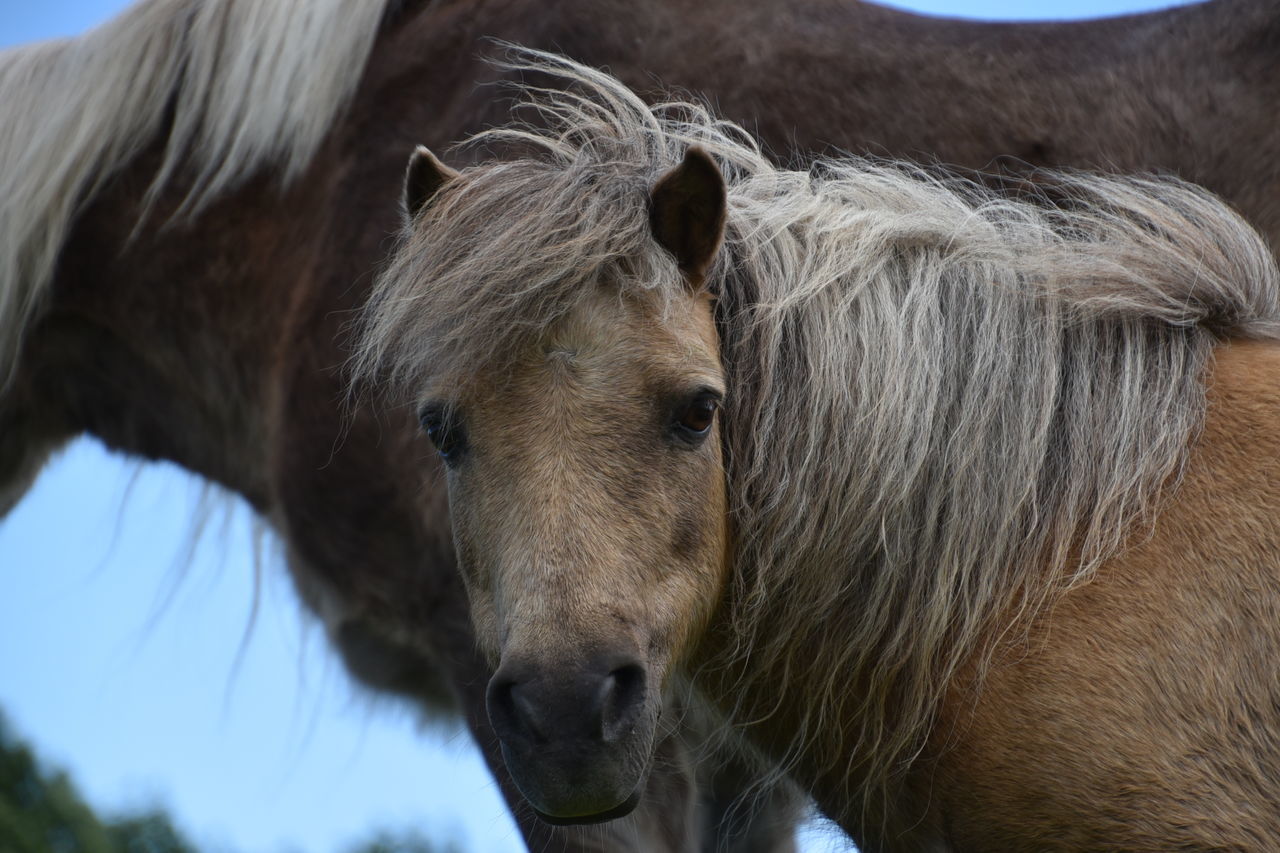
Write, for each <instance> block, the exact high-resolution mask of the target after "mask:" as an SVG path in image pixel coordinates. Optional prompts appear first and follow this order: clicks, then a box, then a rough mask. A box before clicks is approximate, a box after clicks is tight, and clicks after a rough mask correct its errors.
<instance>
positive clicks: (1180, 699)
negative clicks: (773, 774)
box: [352, 51, 1280, 851]
mask: <svg viewBox="0 0 1280 853" xmlns="http://www.w3.org/2000/svg"><path fill="white" fill-rule="evenodd" d="M508 65H509V67H511V68H512V69H513V70H515V71H517V72H520V73H522V74H525V75H528V76H529V77H530V78H531V79H543V78H546V77H553V78H557V80H558V84H557V85H551V86H547V85H542V84H536V85H535V84H530V85H528V86H527V87H526V88H525V89H524V90H523V91H522V95H523V101H522V108H523V109H524V110H525V111H526V112H528V113H529V114H532V115H536V116H537V117H538V123H537V124H535V125H531V124H522V123H518V122H517V123H515V124H509V125H507V126H505V127H502V128H497V129H493V130H490V131H486V132H483V133H481V134H479V135H478V136H476V137H473V138H472V140H470V142H469V143H468V144H470V145H473V146H478V147H482V148H484V149H485V150H488V151H490V152H493V154H492V155H491V156H490V158H489V159H486V160H484V161H482V162H480V163H478V164H475V165H471V166H468V167H465V168H462V169H461V170H454V169H451V168H449V167H447V166H445V165H444V164H443V163H442V162H441V161H440V160H439V159H437V158H436V157H435V155H434V154H432V153H431V152H430V151H429V150H428V149H425V148H419V149H418V151H417V153H416V154H415V155H414V157H413V159H412V160H411V162H410V166H409V171H408V174H407V178H406V181H405V188H404V194H403V199H404V203H403V207H404V209H405V211H406V220H407V225H406V227H405V228H404V230H403V232H402V234H401V239H400V242H399V245H398V247H397V248H396V250H395V251H394V253H393V255H392V257H391V259H390V260H389V261H388V264H387V268H386V269H385V271H384V272H383V273H382V274H381V275H380V276H379V278H378V279H377V281H376V282H375V284H374V286H373V291H372V294H371V299H370V303H369V305H368V306H367V308H366V314H365V317H364V320H363V322H362V326H361V333H360V337H359V341H358V344H357V348H356V353H355V356H354V361H353V368H352V369H353V374H354V376H356V377H362V378H364V379H366V380H372V379H377V381H379V382H386V383H389V385H390V387H391V388H392V389H395V390H397V391H398V392H399V394H401V395H402V396H403V397H404V398H405V399H407V400H409V401H411V402H412V404H413V407H414V408H415V409H416V410H417V411H418V412H419V417H420V420H421V422H422V427H423V430H424V432H425V433H426V435H427V436H428V438H429V439H430V440H431V441H432V443H433V444H434V445H435V447H436V449H437V452H438V453H439V455H440V457H441V458H442V459H443V461H444V463H445V466H446V470H447V476H446V480H447V486H448V492H449V500H450V507H451V515H452V523H453V530H454V538H455V542H456V546H457V555H458V561H459V565H460V568H461V570H462V573H463V577H464V579H465V580H466V583H467V591H468V594H469V597H470V601H471V608H472V617H473V623H474V626H475V630H476V635H477V639H478V640H479V642H480V643H481V645H482V647H483V648H484V649H485V651H486V653H487V654H488V655H489V657H490V660H491V661H492V662H493V664H494V666H495V673H494V675H493V678H492V679H491V681H490V683H489V686H488V695H487V702H488V708H489V716H490V719H491V720H492V722H493V724H494V727H495V729H496V730H497V733H498V735H499V737H500V739H501V743H502V751H503V755H504V757H505V759H506V763H507V766H508V768H509V769H510V771H511V773H512V775H513V777H514V779H515V782H516V784H517V786H518V787H519V789H520V791H521V792H522V793H523V795H524V796H525V797H526V798H527V800H528V801H529V803H530V804H531V805H532V806H533V808H534V809H535V810H536V811H537V812H538V813H539V814H540V815H544V816H546V817H547V818H548V819H551V820H592V819H605V818H610V817H614V816H616V815H617V814H619V813H624V812H626V811H628V810H629V809H631V808H632V807H633V805H634V804H635V803H636V802H637V799H638V797H639V793H638V792H640V791H642V790H643V786H644V782H645V779H646V774H647V773H648V771H649V768H650V767H651V766H652V747H653V743H654V741H655V735H656V732H658V731H659V730H660V729H659V727H660V724H661V721H662V720H663V717H664V711H663V697H664V695H666V693H667V691H669V690H671V689H673V687H672V686H673V685H678V684H681V683H687V682H689V681H691V682H692V683H693V684H694V685H695V686H696V687H697V688H698V689H699V690H701V691H702V693H703V695H705V696H706V697H707V698H709V699H710V700H711V701H712V702H714V703H715V705H716V706H717V707H719V708H720V709H721V711H722V712H723V713H724V714H725V716H726V720H727V722H728V724H730V725H732V726H733V727H734V729H735V730H736V731H738V732H739V733H741V734H742V735H743V736H745V737H746V738H748V739H749V740H750V741H751V742H752V743H753V744H754V745H755V746H756V747H757V748H759V749H761V750H763V751H764V752H765V754H766V755H767V756H768V757H769V758H770V759H771V760H772V761H774V762H776V763H777V765H778V766H779V767H781V768H783V769H784V770H786V771H787V772H788V773H790V774H792V776H793V777H794V778H795V780H796V781H797V782H798V783H799V784H800V785H801V787H803V788H804V789H805V790H808V791H810V792H811V793H812V794H813V795H814V796H815V798H816V801H817V803H818V804H819V806H820V807H821V808H822V810H823V811H824V812H825V813H826V814H827V815H828V816H830V817H832V818H833V819H835V820H837V821H838V822H839V823H840V825H841V826H842V827H843V828H844V829H845V830H846V831H848V832H849V834H850V835H851V836H852V837H853V838H854V839H855V841H856V842H857V843H858V845H859V847H860V848H861V849H864V850H918V849H928V850H989V849H1002V850H1004V849H1008V850H1015V849H1016V850H1030V849H1035V850H1096V849H1124V850H1151V851H1156V850H1174V849H1183V850H1190V849H1208V848H1214V849H1271V848H1273V847H1275V846H1276V845H1277V844H1280V815H1277V813H1276V810H1275V802H1276V797H1277V793H1278V791H1277V780H1280V681H1278V680H1277V679H1276V678H1275V677H1274V664H1273V661H1274V659H1275V656H1276V654H1277V653H1280V619H1277V618H1276V617H1277V616H1278V615H1280V518H1278V517H1277V515H1276V512H1275V509H1276V507H1277V506H1280V477H1278V476H1277V475H1280V455H1277V450H1280V440H1278V439H1277V436H1278V435H1280V430H1277V426H1280V371H1278V368H1280V273H1278V272H1277V268H1276V265H1275V261H1274V258H1273V257H1272V255H1271V253H1270V252H1269V251H1268V249H1267V246H1266V244H1265V243H1264V242H1263V240H1262V239H1261V238H1260V237H1259V236H1258V235H1257V234H1256V232H1254V230H1253V229H1252V228H1250V227H1249V226H1248V225H1247V224H1246V223H1245V222H1244V221H1243V220H1242V219H1241V218H1240V217H1239V216H1238V215H1236V214H1235V213H1233V212H1232V211H1231V210H1230V209H1229V208H1227V207H1226V206H1225V205H1224V204H1222V203H1221V202H1220V201H1218V200H1217V199H1216V198H1214V197H1213V196H1212V195H1211V194H1209V193H1207V192H1206V191H1204V190H1202V189H1199V188H1197V187H1195V186H1193V185H1190V184H1187V183H1185V182H1181V181H1179V180H1176V179H1172V178H1167V179H1161V178H1156V177H1141V176H1139V177H1114V176H1102V175H1091V174H1087V173H1072V172H1054V173H1047V174H1042V175H1041V176H1040V180H1039V184H1038V186H1039V187H1040V188H1041V189H1040V190H1039V191H1033V190H1031V189H1028V188H1025V187H1024V188H1019V189H1018V190H1016V191H1013V192H999V191H996V190H993V189H991V188H988V187H985V186H983V185H981V184H978V183H976V182H974V181H972V180H968V179H966V178H964V177H962V176H956V175H949V174H947V173H946V172H944V171H938V170H926V169H922V168H920V167H918V166H913V165H909V164H903V163H896V162H879V161H874V160H870V159H866V158H854V157H848V158H838V159H830V158H823V159H819V160H817V161H815V162H814V163H813V164H812V165H811V167H810V168H808V169H805V170H788V169H784V168H779V167H777V166H775V165H774V164H773V162H772V161H771V160H770V159H769V158H768V157H767V156H765V155H764V153H763V152H762V151H761V148H760V146H759V144H758V143H757V142H756V141H755V139H754V138H753V137H752V136H751V135H750V134H749V133H748V132H747V131H745V130H744V129H743V128H742V127H741V126H739V125H735V124H733V123H730V122H728V121H725V120H721V119H718V118H717V117H715V116H714V114H712V113H711V112H709V111H708V109H706V108H705V107H703V106H700V105H698V104H695V103H692V102H688V101H674V102H669V103H660V104H658V105H657V106H650V104H649V102H648V101H646V100H645V99H643V98H641V97H640V96H639V95H637V94H636V93H634V92H633V91H631V90H630V89H628V88H626V86H624V85H623V84H622V83H621V82H619V81H618V80H616V79H615V78H613V77H610V76H609V75H607V74H605V73H604V72H601V71H598V70H595V69H592V68H590V67H588V66H584V65H581V64H578V63H576V62H574V61H572V60H570V59H567V58H564V57H561V56H557V55H554V54H547V53H541V52H534V51H528V52H517V53H516V54H515V56H514V58H513V59H512V60H511V61H510V62H509V63H508ZM517 112H519V109H518V110H517Z"/></svg>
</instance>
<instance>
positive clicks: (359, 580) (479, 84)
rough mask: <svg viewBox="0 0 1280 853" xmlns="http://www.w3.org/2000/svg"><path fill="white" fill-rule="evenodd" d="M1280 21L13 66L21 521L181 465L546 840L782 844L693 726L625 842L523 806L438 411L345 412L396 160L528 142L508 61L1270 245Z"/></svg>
mask: <svg viewBox="0 0 1280 853" xmlns="http://www.w3.org/2000/svg"><path fill="white" fill-rule="evenodd" d="M1278 19H1280V16H1277V14H1276V6H1275V3H1274V2H1270V3H1253V2H1246V1H1245V0H1215V2H1212V3H1207V4H1203V5H1198V6H1189V7H1185V8H1180V9H1173V10H1169V11H1166V12H1161V13H1157V14H1152V15H1139V16H1127V17H1123V18H1116V19H1110V20H1103V21H1092V22H1080V23H1072V24H1026V25H995V24H977V23H971V22H958V21H947V20H941V19H934V18H927V17H922V16H917V15H911V14H907V13H902V12H897V11H893V10H889V9H884V8H880V7H877V6H874V5H869V4H864V3H857V2H839V3H835V2H830V0H800V2H790V3H777V2H774V0H751V2H742V0H708V2H703V3H700V4H697V5H696V8H694V7H691V6H690V5H689V4H686V3H683V2H679V0H654V2H650V3H646V4H643V5H642V6H638V5H636V4H633V3H624V2H621V0H590V2H587V0H564V2H561V3H558V4H556V5H555V6H554V7H548V6H547V5H546V4H543V3H537V2H534V0H516V2H501V3H498V2H489V0H472V2H457V3H435V2H421V1H420V0H403V2H398V3H376V2H370V3H361V4H349V3H341V2H337V0H320V2H316V0H310V1H309V2H302V0H275V2H266V0H236V2H231V0H146V2H142V3H139V4H138V5H137V6H135V7H133V8H132V9H131V10H130V11H128V12H127V13H125V14H124V15H122V16H121V17H119V18H118V19H116V20H114V21H112V22H110V23H108V24H107V25H105V26H103V27H101V28H99V29H97V30H95V31H93V32H91V33H88V34H86V35H85V36H83V37H80V38H76V39H69V40H60V41H57V42H51V43H47V44H42V45H33V46H30V47H26V48H20V49H17V50H12V51H6V52H5V53H4V54H3V55H0V375H2V376H3V379H0V511H3V510H5V509H7V508H8V507H11V506H13V505H14V504H16V502H17V501H19V500H20V499H21V497H22V494H23V493H24V491H25V490H26V488H27V487H28V485H29V484H30V482H31V481H32V479H33V478H34V477H35V476H36V475H37V473H38V472H39V470H40V469H41V467H42V466H43V465H44V463H45V462H46V460H47V459H48V458H49V457H50V455H51V454H53V453H54V452H56V450H57V449H58V448H59V447H61V446H63V445H64V444H65V442H67V441H68V440H70V439H71V438H73V437H75V436H77V435H82V434H88V435H92V436H94V437H96V438H97V439H99V440H100V441H102V442H103V443H104V444H106V445H107V446H108V447H110V448H112V449H114V450H116V451H119V452H121V453H125V454H129V455H130V456H133V457H135V458H141V459H164V460H169V461H172V462H175V463H176V464H179V465H181V466H183V467H184V468H186V469H187V470H190V471H192V472H194V473H196V474H198V475H199V476H201V477H204V478H206V479H207V480H209V481H210V482H212V483H215V484H218V485H220V486H222V487H223V488H225V489H227V490H229V491H231V492H234V493H236V494H238V495H240V496H242V497H244V498H245V499H246V500H247V501H248V502H249V504H250V505H251V506H252V507H253V508H254V509H255V510H256V512H257V513H258V514H259V516H260V517H261V518H262V519H263V520H264V522H265V523H266V524H267V525H268V526H269V527H270V528H271V529H272V530H274V531H275V532H276V533H277V534H278V535H279V536H280V538H281V539H282V541H283V542H284V545H285V549H286V550H287V553H288V565H289V571H290V574H291V577H292V578H293V580H294V581H295V583H296V586H297V588H298V592H299V599H300V601H301V602H302V605H303V606H304V607H305V608H306V609H307V610H308V611H310V612H312V613H314V614H316V616H317V617H318V618H319V619H320V620H321V621H322V623H323V624H324V626H325V628H326V631H327V633H328V636H329V637H330V638H331V640H332V642H333V644H334V647H335V648H336V649H337V650H338V652H339V653H340V654H341V655H342V657H343V660H344V662H345V663H346V665H347V667H348V669H350V670H351V672H352V673H353V675H354V676H355V677H356V678H357V679H358V680H360V681H361V682H362V683H365V684H367V685H368V686H370V687H372V688H373V689H376V690H380V691H384V692H390V693H392V694H395V695H399V696H403V697H404V698H405V699H407V700H408V701H411V702H413V703H415V704H416V705H418V706H419V707H421V708H423V709H426V710H427V711H428V712H429V713H432V714H452V715H455V716H461V717H462V719H464V720H465V721H466V723H467V725H468V728H469V729H470V730H471V732H472V733H473V735H474V736H475V738H476V740H477V743H478V745H479V747H480V749H481V750H482V752H483V754H484V756H485V758H486V760H487V762H488V764H489V766H490V767H491V768H492V770H493V772H494V774H495V777H496V779H497V780H498V782H499V784H500V785H501V786H502V788H503V791H504V793H505V794H506V796H507V797H508V801H509V802H510V803H511V804H512V806H513V808H514V809H515V811H516V813H517V821H518V823H519V824H520V827H521V830H522V832H523V833H524V834H525V839H526V841H527V842H528V843H529V845H530V846H531V847H532V848H534V849H541V848H544V847H546V846H548V845H550V846H551V847H552V849H586V850H590V849H597V848H599V847H600V846H605V847H607V848H610V849H644V850H654V849H664V848H665V849H697V848H699V847H704V848H706V847H712V846H716V845H721V844H725V845H728V846H730V847H731V848H732V849H744V850H745V849H762V850H770V849H783V850H785V849H786V846H787V844H788V843H789V841H788V837H789V827H790V823H791V822H792V821H793V820H794V814H795V807H794V804H793V802H792V800H791V799H790V798H788V797H786V796H782V797H780V801H781V802H780V803H777V804H775V805H770V804H769V803H771V802H774V801H772V800H770V801H765V800H761V801H758V802H757V803H756V805H755V807H753V808H747V809H738V810H737V813H738V815H739V819H738V820H736V821H733V820H727V816H728V815H729V814H730V813H731V812H732V811H733V809H732V806H731V804H732V803H734V802H735V801H737V800H738V799H739V795H740V794H741V793H742V792H743V791H744V790H745V789H750V788H751V787H752V786H753V785H754V779H755V775H756V772H757V771H756V770H755V769H753V768H751V767H749V766H748V767H746V768H743V767H742V766H740V765H737V764H730V765H729V766H727V767H726V768H725V769H724V771H723V772H709V771H711V770H712V769H714V768H718V767H719V766H720V763H719V762H709V761H701V762H698V767H697V769H698V770H699V771H701V773H702V778H695V774H694V772H693V770H694V768H692V767H691V766H690V760H689V755H688V750H687V748H686V747H685V746H682V745H681V743H680V741H681V739H682V737H683V736H680V735H675V736H673V739H672V740H671V741H669V742H668V746H667V747H663V749H664V750H665V751H664V755H665V756H666V757H665V758H664V760H663V761H662V762H660V765H661V766H660V767H659V769H658V771H657V772H654V773H652V774H651V775H650V777H649V778H650V787H651V790H650V791H649V793H648V794H647V799H645V800H644V801H643V802H642V804H641V806H640V807H639V809H638V811H637V812H636V813H635V814H633V817H632V818H631V819H630V821H628V822H624V823H621V824H618V825H616V826H614V825H610V826H608V827H606V828H603V829H601V828H593V829H592V830H591V831H589V832H585V833H577V834H574V833H573V832H572V831H570V830H563V829H550V828H548V827H547V826H545V825H543V824H542V823H541V822H539V821H538V820H537V818H536V817H535V816H534V815H533V814H532V813H530V812H529V811H528V810H527V809H525V808H523V807H522V806H520V803H521V802H522V800H521V798H520V797H519V795H518V794H517V793H516V792H515V789H514V788H513V787H512V784H511V780H510V778H509V775H508V773H507V770H506V768H505V765H504V763H503V761H502V757H501V750H500V745H499V743H498V740H497V738H496V737H495V736H494V734H493V730H492V727H491V724H490V721H489V720H488V714H487V710H486V704H485V685H486V683H487V682H488V680H489V678H490V676H491V670H490V667H489V665H488V663H487V662H486V661H485V659H484V657H483V655H481V654H480V653H479V652H478V651H477V649H476V648H475V642H474V638H473V630H472V626H471V624H470V621H469V619H468V616H467V600H466V595H465V591H464V589H463V585H462V582H461V580H460V578H459V577H458V576H457V574H456V572H455V568H454V566H455V558H454V549H453V542H452V537H451V534H450V531H449V525H448V522H447V506H446V497H445V493H444V487H443V484H442V483H441V480H440V477H441V474H440V467H439V465H438V463H437V462H436V461H435V460H434V457H433V456H432V455H431V454H430V452H429V447H428V445H427V444H426V439H425V438H423V437H422V436H421V435H420V434H419V430H418V426H417V421H416V418H415V417H414V415H413V413H411V412H406V411H404V410H403V409H400V408H395V407H387V406H383V405H382V404H381V403H380V401H379V400H378V399H377V398H376V396H375V395H371V394H358V395H356V397H355V399H357V400H359V401H360V403H359V405H356V406H354V407H353V408H350V409H344V406H343V403H342V401H343V400H345V399H346V380H345V378H344V377H343V375H342V371H341V365H342V364H343V363H344V361H345V360H346V358H347V356H348V343H347V342H348V339H349V333H348V325H349V322H350V319H351V317H352V316H353V314H354V312H355V311H356V310H357V309H358V308H359V307H360V306H361V305H363V304H364V302H365V300H366V296H367V292H368V288H369V284H370V281H371V277H372V273H373V271H374V270H375V269H376V268H377V267H378V265H379V263H380V262H381V259H382V258H383V256H384V254H385V250H386V248H387V238H388V235H391V234H393V233H394V232H395V231H396V230H397V228H398V227H399V221H398V218H397V214H396V212H395V211H394V210H392V209H390V208H389V207H388V205H387V204H386V203H385V200H386V199H387V198H391V197H393V196H394V195H395V194H396V193H397V192H398V189H399V187H400V186H401V184H402V179H403V164H404V157H405V154H406V152H408V151H409V150H411V149H412V146H413V145H414V144H415V143H418V142H422V143H426V144H427V145H429V146H431V147H433V148H436V149H438V150H442V149H443V147H444V146H446V145H447V144H449V143H450V142H452V141H455V140H457V139H460V138H462V137H464V136H466V135H467V134H469V133H471V132H473V131H475V130H478V129H480V128H483V127H486V126H492V125H494V124H498V123H501V122H502V121H503V120H505V118H506V117H507V115H508V112H509V103H508V101H507V100H506V99H505V98H504V97H503V96H502V95H501V91H500V89H498V88H497V87H495V86H494V85H493V84H495V83H497V82H500V81H503V80H508V79H517V78H518V74H516V72H512V71H510V70H509V69H504V68H501V67H498V66H493V65H490V64H487V63H486V62H484V57H485V55H487V54H490V53H492V49H493V48H492V43H491V42H490V41H488V39H489V38H491V37H492V38H499V39H504V40H507V41H513V42H520V43H524V44H529V45H532V46H535V47H539V46H540V47H545V48H550V47H555V48H557V49H559V50H562V51H564V52H567V53H569V54H571V55H573V56H574V57H576V58H578V59H579V60H582V61H584V62H586V63H588V64H592V65H608V66H609V67H610V68H611V69H612V71H613V72H614V73H615V74H617V75H618V76H619V77H620V78H621V79H623V80H624V81H626V82H627V83H629V84H630V85H631V86H633V87H635V88H637V89H638V90H640V91H644V92H647V93H650V94H652V95H655V96H656V94H657V92H658V90H659V88H660V86H659V85H658V83H659V81H660V82H661V84H662V85H666V86H674V87H680V88H683V89H686V90H690V91H700V92H707V93H711V94H712V95H713V96H714V97H715V98H716V100H717V104H718V107H719V109H720V110H721V111H722V112H723V113H724V114H725V115H728V116H731V117H733V118H736V119H737V120H739V121H740V122H743V123H744V124H747V125H749V126H750V127H751V128H752V129H753V131H754V132H755V133H756V134H758V135H759V136H760V137H761V138H763V139H765V140H766V141H767V142H768V144H769V145H770V147H771V149H772V150H773V151H775V152H777V154H778V156H779V157H780V158H783V159H785V158H787V157H791V156H796V157H799V156H804V155H805V152H813V151H818V150H821V149H823V148H826V147H830V146H835V147H838V148H842V149H849V150H858V151H876V152H881V153H884V152H893V153H896V154H899V155H903V156H918V157H924V158H932V157H936V158H939V159H941V160H944V161H946V162H950V163H954V164H958V165H961V166H966V167H970V168H980V167H987V166H998V167H1000V168H1003V169H1006V170H1008V171H1011V172H1012V173H1013V174H1014V175H1015V176H1018V177H1019V178H1020V177H1022V176H1023V175H1024V165H1029V166H1031V167H1035V166H1043V165H1061V164H1072V165H1077V166H1099V167H1100V166H1114V167H1116V168H1121V169H1126V170H1134V169H1157V168H1158V169H1164V170H1168V171H1173V172H1176V173H1178V174H1180V175H1182V176H1183V177H1185V178H1188V179H1191V180H1194V181H1197V182H1199V183H1202V184H1204V185H1206V186H1208V187H1209V188H1210V189H1212V190H1214V191H1216V192H1218V193H1219V194H1220V195H1222V196H1223V197H1225V198H1227V199H1229V200H1231V202H1232V203H1233V204H1235V205H1236V207H1237V208H1238V209H1239V210H1240V211H1241V212H1242V213H1243V214H1244V215H1245V216H1246V217H1248V218H1249V219H1251V220H1252V221H1253V222H1254V223H1255V224H1256V225H1257V226H1258V227H1260V228H1261V229H1263V231H1264V232H1265V233H1266V234H1268V235H1269V236H1270V237H1271V238H1272V240H1273V242H1274V241H1275V240H1276V238H1277V236H1280V211H1278V210H1277V207H1276V198H1277V192H1276V186H1277V168H1280V167H1277V162H1280V160H1278V158H1276V157H1275V156H1274V153H1275V150H1276V145H1275V144H1274V143H1273V138H1274V137H1273V134H1274V128H1272V127H1271V125H1270V124H1269V123H1268V122H1267V121H1265V116H1267V115H1269V114H1270V112H1271V109H1272V107H1273V106H1274V92H1275V91H1276V90H1277V83H1278V82H1280V81H1277V75H1278V74H1280V70H1278V69H1280V63H1277V62H1275V44H1276V40H1275V28H1276V21H1277V20H1278ZM638 34H641V35H643V37H639V38H638V37H637V36H638ZM798 81H803V84H802V85H800V84H799V82H798ZM463 156H479V155H478V153H475V152H469V153H465V154H464V155H463ZM424 484H425V485H424ZM688 713H690V714H694V715H695V716H700V715H701V714H702V713H703V711H702V710H699V709H689V710H688ZM676 716H678V714H676V713H674V712H673V713H672V714H669V715H668V719H669V720H670V719H671V718H674V717H676ZM664 725H665V723H664ZM710 725H711V726H712V727H714V725H715V724H714V723H711V724H710ZM695 739H696V737H695ZM708 777H709V778H708ZM646 815H647V817H646ZM775 818H776V819H775ZM731 824H732V826H731ZM601 833H604V834H601ZM733 845H742V846H741V847H733ZM752 845H755V846H754V847H752Z"/></svg>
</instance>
